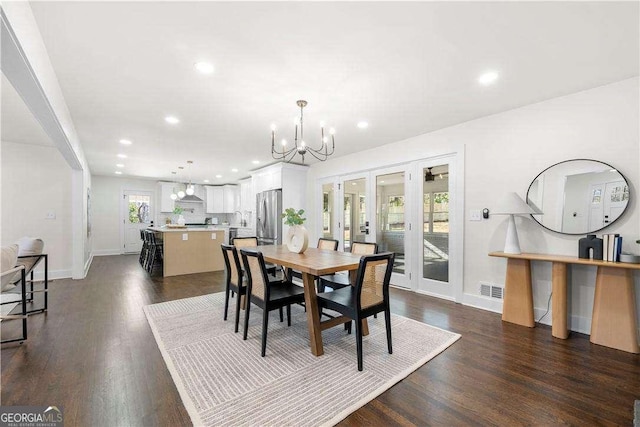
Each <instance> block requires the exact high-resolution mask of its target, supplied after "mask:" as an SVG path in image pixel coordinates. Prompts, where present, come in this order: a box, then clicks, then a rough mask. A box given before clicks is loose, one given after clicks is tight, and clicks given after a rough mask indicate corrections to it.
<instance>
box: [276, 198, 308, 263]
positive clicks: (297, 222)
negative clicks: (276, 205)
mask: <svg viewBox="0 0 640 427" xmlns="http://www.w3.org/2000/svg"><path fill="white" fill-rule="evenodd" d="M303 215H304V209H300V210H295V209H294V208H287V209H285V210H284V213H283V214H282V218H283V219H284V223H285V225H288V226H289V230H288V231H287V236H286V237H285V244H286V245H287V248H288V249H289V250H290V251H291V252H295V253H298V254H301V253H303V252H304V251H306V250H307V247H308V246H309V233H308V232H307V229H306V228H305V227H304V225H302V224H304V222H305V221H306V220H307V219H306V218H304V217H303Z"/></svg>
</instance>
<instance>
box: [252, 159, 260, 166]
mask: <svg viewBox="0 0 640 427" xmlns="http://www.w3.org/2000/svg"><path fill="white" fill-rule="evenodd" d="M251 163H253V164H254V165H259V164H260V160H254V161H252V162H251Z"/></svg>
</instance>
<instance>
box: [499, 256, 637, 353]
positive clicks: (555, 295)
mask: <svg viewBox="0 0 640 427" xmlns="http://www.w3.org/2000/svg"><path fill="white" fill-rule="evenodd" d="M489 256H495V257H502V258H508V260H507V274H506V278H505V284H504V285H505V290H504V291H505V295H504V302H503V309H502V320H504V321H505V322H511V323H516V324H518V325H522V326H528V327H530V328H533V327H534V326H535V322H534V319H533V291H532V287H531V261H548V262H551V265H552V267H551V268H552V274H551V284H552V305H553V310H552V320H551V333H552V335H553V336H554V337H556V338H561V339H566V338H567V337H568V336H569V328H568V326H567V264H583V265H592V266H595V267H597V268H598V270H597V273H596V290H595V296H594V301H593V316H592V318H591V337H590V341H591V342H592V343H594V344H599V345H604V346H607V347H612V348H616V349H618V350H623V351H628V352H630V353H639V352H640V350H639V348H638V321H637V317H636V316H637V314H636V298H635V289H634V284H633V270H640V264H628V263H620V262H607V261H597V260H591V259H583V258H577V257H572V256H564V255H548V254H529V253H523V254H517V255H516V254H506V253H504V252H491V253H490V254H489Z"/></svg>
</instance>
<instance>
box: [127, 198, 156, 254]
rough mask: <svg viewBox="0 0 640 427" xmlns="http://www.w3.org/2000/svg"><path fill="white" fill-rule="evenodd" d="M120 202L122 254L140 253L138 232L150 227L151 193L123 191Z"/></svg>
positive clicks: (140, 245)
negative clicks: (121, 201)
mask: <svg viewBox="0 0 640 427" xmlns="http://www.w3.org/2000/svg"><path fill="white" fill-rule="evenodd" d="M122 200H123V203H122V223H123V233H122V237H123V252H124V253H134V252H140V250H141V249H142V239H141V238H140V230H142V229H144V228H147V227H149V226H150V225H151V218H152V212H151V207H152V206H151V192H150V191H137V190H125V191H123V195H122Z"/></svg>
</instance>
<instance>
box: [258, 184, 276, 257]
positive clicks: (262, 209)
mask: <svg viewBox="0 0 640 427" xmlns="http://www.w3.org/2000/svg"><path fill="white" fill-rule="evenodd" d="M281 216H282V190H270V191H263V192H262V193H258V194H257V195H256V236H257V237H258V244H259V245H281V244H282V218H281Z"/></svg>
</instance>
